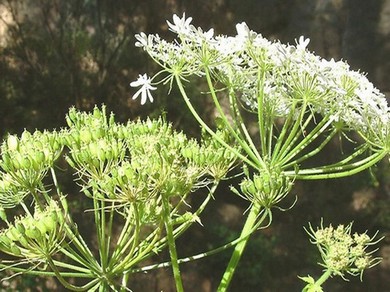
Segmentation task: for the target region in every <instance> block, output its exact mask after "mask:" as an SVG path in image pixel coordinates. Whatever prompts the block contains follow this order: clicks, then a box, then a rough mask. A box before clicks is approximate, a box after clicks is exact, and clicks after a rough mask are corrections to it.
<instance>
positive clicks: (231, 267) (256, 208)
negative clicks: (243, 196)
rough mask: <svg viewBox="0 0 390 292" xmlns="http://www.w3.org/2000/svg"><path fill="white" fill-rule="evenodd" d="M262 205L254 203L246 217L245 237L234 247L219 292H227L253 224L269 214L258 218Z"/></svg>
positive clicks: (243, 235) (242, 235) (243, 231)
mask: <svg viewBox="0 0 390 292" xmlns="http://www.w3.org/2000/svg"><path fill="white" fill-rule="evenodd" d="M260 208H261V206H260V205H259V204H256V203H255V204H253V205H252V207H251V208H250V211H249V214H248V217H247V219H246V222H245V224H244V227H243V229H242V231H241V235H240V238H243V240H242V241H240V242H239V243H238V244H237V245H236V246H235V248H234V250H233V254H232V256H231V258H230V261H229V264H228V266H227V267H226V270H225V273H224V274H223V276H222V280H221V282H220V284H219V287H218V290H217V291H218V292H225V291H227V289H228V287H229V285H230V282H231V281H232V279H233V275H234V272H235V270H236V268H237V265H238V262H239V261H240V259H241V256H242V254H243V252H244V250H245V247H246V244H247V243H248V240H249V237H250V235H251V233H252V232H253V226H254V225H255V224H256V221H257V220H259V222H262V221H264V220H265V218H266V217H267V216H268V213H267V212H264V213H263V215H262V217H261V218H260V219H258V216H259V213H260Z"/></svg>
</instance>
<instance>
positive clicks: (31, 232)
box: [26, 226, 42, 240]
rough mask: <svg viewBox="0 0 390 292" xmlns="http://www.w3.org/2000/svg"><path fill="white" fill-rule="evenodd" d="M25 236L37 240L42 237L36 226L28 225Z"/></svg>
mask: <svg viewBox="0 0 390 292" xmlns="http://www.w3.org/2000/svg"><path fill="white" fill-rule="evenodd" d="M26 236H27V237H29V238H31V239H36V240H39V239H40V238H41V237H42V234H41V231H40V230H39V229H38V228H37V227H36V226H29V228H26Z"/></svg>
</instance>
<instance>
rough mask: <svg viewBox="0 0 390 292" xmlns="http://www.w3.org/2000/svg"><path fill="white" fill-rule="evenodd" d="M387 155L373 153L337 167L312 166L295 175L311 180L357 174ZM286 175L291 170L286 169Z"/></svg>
mask: <svg viewBox="0 0 390 292" xmlns="http://www.w3.org/2000/svg"><path fill="white" fill-rule="evenodd" d="M386 155H387V151H382V152H377V153H374V154H372V155H370V156H368V157H366V158H365V159H362V160H360V161H357V162H355V163H351V164H346V165H343V166H338V167H323V168H312V169H305V170H303V171H299V173H298V174H296V175H295V177H296V178H299V179H306V180H313V179H329V178H341V177H346V176H351V175H354V174H357V173H359V172H361V171H363V170H365V169H367V168H369V167H371V166H373V165H374V164H376V163H378V162H379V161H381V160H382V159H383V158H384V157H385V156H386ZM285 173H286V175H289V174H290V173H291V175H293V173H292V172H289V171H286V172H285Z"/></svg>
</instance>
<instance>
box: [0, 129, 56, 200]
mask: <svg viewBox="0 0 390 292" xmlns="http://www.w3.org/2000/svg"><path fill="white" fill-rule="evenodd" d="M61 152H62V144H61V134H60V133H58V132H55V131H53V132H46V131H45V132H40V131H35V132H34V133H32V134H31V133H30V132H28V131H24V132H23V133H22V135H21V137H17V136H16V135H9V136H8V137H7V139H6V140H5V141H4V142H3V143H2V145H1V159H0V202H1V203H2V205H3V206H5V207H8V208H9V207H14V206H15V205H17V204H18V203H19V202H21V201H22V200H23V198H24V197H25V196H27V195H28V194H29V193H30V192H31V191H33V190H36V189H37V188H38V186H39V184H40V183H41V181H42V179H43V178H44V176H45V175H46V173H47V171H48V169H49V168H50V167H52V166H53V164H54V162H55V161H56V160H57V158H58V157H59V156H60V154H61Z"/></svg>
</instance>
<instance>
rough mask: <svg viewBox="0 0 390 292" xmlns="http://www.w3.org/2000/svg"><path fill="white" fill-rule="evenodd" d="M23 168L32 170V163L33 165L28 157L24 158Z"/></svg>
mask: <svg viewBox="0 0 390 292" xmlns="http://www.w3.org/2000/svg"><path fill="white" fill-rule="evenodd" d="M21 166H22V168H23V169H29V168H31V166H32V163H31V160H30V157H27V156H25V157H23V159H22V162H21Z"/></svg>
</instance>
